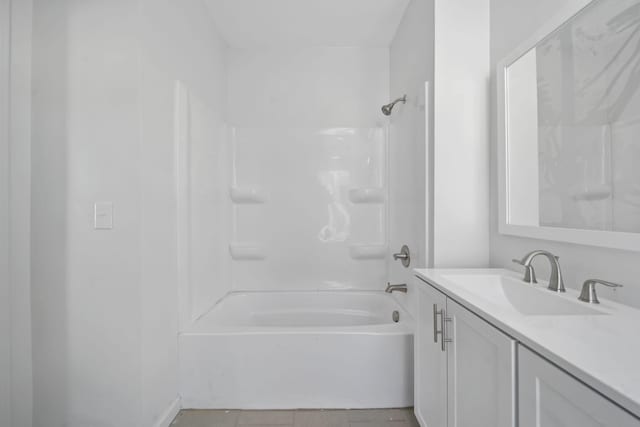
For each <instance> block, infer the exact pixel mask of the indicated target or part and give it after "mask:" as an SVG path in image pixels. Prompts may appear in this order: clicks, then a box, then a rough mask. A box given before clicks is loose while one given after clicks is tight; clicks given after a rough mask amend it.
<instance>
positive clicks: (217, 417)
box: [171, 408, 419, 427]
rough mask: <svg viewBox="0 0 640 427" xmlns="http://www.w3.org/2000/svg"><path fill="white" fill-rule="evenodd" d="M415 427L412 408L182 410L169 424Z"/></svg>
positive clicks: (191, 426) (180, 426)
mask: <svg viewBox="0 0 640 427" xmlns="http://www.w3.org/2000/svg"><path fill="white" fill-rule="evenodd" d="M261 426H263V427H266V426H270V427H419V426H418V422H417V421H416V419H415V417H414V416H413V408H406V409H357V410H356V409H354V410H297V411H205V410H183V411H181V412H180V414H178V416H177V417H176V419H175V420H174V421H173V423H172V424H171V427H261Z"/></svg>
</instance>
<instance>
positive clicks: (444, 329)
mask: <svg viewBox="0 0 640 427" xmlns="http://www.w3.org/2000/svg"><path fill="white" fill-rule="evenodd" d="M441 319H442V346H441V347H440V348H441V349H442V351H447V343H448V342H452V341H453V340H452V339H451V338H447V322H451V321H452V319H451V318H450V317H447V316H446V315H445V313H444V310H442V317H441Z"/></svg>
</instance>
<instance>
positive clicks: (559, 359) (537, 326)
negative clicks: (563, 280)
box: [414, 269, 640, 418]
mask: <svg viewBox="0 0 640 427" xmlns="http://www.w3.org/2000/svg"><path fill="white" fill-rule="evenodd" d="M414 273H415V275H416V276H417V277H418V278H420V279H422V280H423V281H425V282H428V283H429V284H431V285H432V286H433V287H435V288H436V289H438V290H439V291H441V292H442V293H444V294H446V295H447V296H448V297H450V298H451V299H453V300H455V301H456V302H458V303H459V304H461V305H462V306H464V307H466V308H467V309H468V310H470V311H472V312H474V313H475V314H477V315H479V316H480V317H482V318H484V319H485V320H486V321H488V322H489V323H491V324H493V325H494V326H496V327H497V328H499V329H501V330H502V331H503V332H505V333H506V334H507V335H510V336H511V337H513V338H514V339H516V340H517V341H519V342H521V343H522V344H524V345H525V346H526V347H529V348H530V349H532V350H533V351H535V352H537V353H539V354H540V355H542V356H543V357H545V358H547V359H548V360H550V361H551V362H553V363H555V364H556V365H558V366H559V367H560V368H562V369H564V370H565V371H567V372H568V373H570V374H571V375H573V376H574V377H576V378H578V379H579V380H581V381H582V382H584V383H585V384H587V385H589V386H590V387H592V388H594V389H595V390H597V391H598V392H600V393H601V394H603V395H604V396H606V397H607V398H609V399H610V400H612V401H613V402H615V403H616V404H618V405H619V406H622V407H623V408H625V409H626V410H627V411H629V412H630V413H632V414H633V415H635V416H636V417H638V418H640V310H638V309H635V308H633V307H629V306H625V305H622V304H619V303H616V302H613V301H608V300H606V299H604V298H600V304H598V305H590V306H592V307H593V308H594V309H596V310H598V311H599V312H601V313H602V315H516V314H514V313H513V311H511V310H506V309H505V310H502V309H501V308H500V306H499V305H498V304H492V303H491V302H489V301H487V299H483V298H482V297H481V296H480V295H478V293H474V292H470V291H469V290H468V289H465V288H463V287H461V286H457V285H456V283H455V282H454V281H452V280H449V279H447V278H446V276H448V275H461V274H463V275H464V274H471V275H477V274H492V275H504V276H509V277H516V278H519V279H522V273H516V272H513V271H511V270H506V269H419V270H414ZM546 285H547V283H546V282H543V281H542V280H540V283H539V284H537V285H528V286H535V287H539V288H543V289H544V288H546ZM425 286H428V285H427V284H426V283H425ZM547 292H549V291H547ZM578 294H579V293H578V292H577V291H576V290H573V289H567V292H566V293H563V294H557V295H554V296H557V297H558V298H567V299H573V300H576V299H577V297H578ZM579 303H580V304H582V303H581V302H579ZM584 304H586V303H584Z"/></svg>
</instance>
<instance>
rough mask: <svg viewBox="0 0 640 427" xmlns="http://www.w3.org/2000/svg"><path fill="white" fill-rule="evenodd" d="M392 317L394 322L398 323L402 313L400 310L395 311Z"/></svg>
mask: <svg viewBox="0 0 640 427" xmlns="http://www.w3.org/2000/svg"><path fill="white" fill-rule="evenodd" d="M391 318H392V319H393V321H394V322H396V323H398V321H399V320H400V313H398V310H394V311H393V314H391Z"/></svg>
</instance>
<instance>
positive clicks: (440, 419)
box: [415, 282, 516, 427]
mask: <svg viewBox="0 0 640 427" xmlns="http://www.w3.org/2000/svg"><path fill="white" fill-rule="evenodd" d="M418 289H419V291H420V292H419V300H418V325H417V330H416V338H415V339H416V358H415V364H416V366H415V372H416V382H415V384H416V385H415V396H416V399H415V412H416V417H417V418H418V421H419V422H420V424H421V425H422V427H445V426H447V427H476V426H492V427H512V426H514V425H515V401H514V397H515V346H516V344H515V341H514V340H513V339H511V338H510V337H508V336H507V335H505V334H504V333H502V332H501V331H499V330H498V329H496V328H494V327H493V326H491V325H490V324H489V323H487V322H486V321H484V320H482V319H481V318H479V317H478V316H476V315H475V314H473V313H471V312H470V311H468V310H467V309H465V308H464V307H462V306H461V305H459V304H457V303H456V302H455V301H453V300H452V299H450V298H447V297H446V296H445V295H444V294H442V293H441V292H439V291H438V290H436V289H434V288H433V287H431V286H428V285H425V283H422V282H421V283H420V284H419V286H418ZM443 340H444V342H443Z"/></svg>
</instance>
